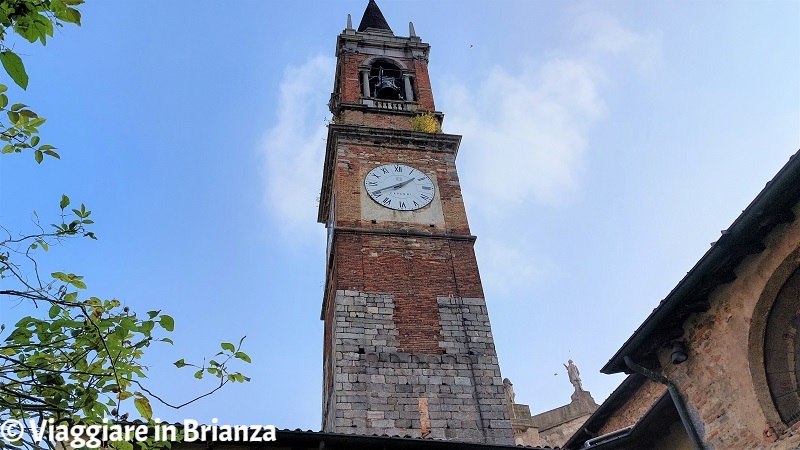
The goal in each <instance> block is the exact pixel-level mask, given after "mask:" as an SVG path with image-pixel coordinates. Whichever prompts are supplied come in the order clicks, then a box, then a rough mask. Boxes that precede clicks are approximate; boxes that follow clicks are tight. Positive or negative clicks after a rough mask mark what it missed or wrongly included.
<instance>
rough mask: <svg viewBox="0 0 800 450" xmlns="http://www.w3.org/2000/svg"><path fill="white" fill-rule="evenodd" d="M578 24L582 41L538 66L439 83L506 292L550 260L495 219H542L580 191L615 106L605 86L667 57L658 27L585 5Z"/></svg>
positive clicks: (497, 281) (488, 275) (491, 271)
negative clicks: (649, 30) (628, 22)
mask: <svg viewBox="0 0 800 450" xmlns="http://www.w3.org/2000/svg"><path fill="white" fill-rule="evenodd" d="M574 23H576V24H577V25H576V26H575V29H574V30H573V31H574V37H575V38H576V39H578V42H577V43H578V45H575V46H573V47H571V48H569V49H555V50H554V51H552V52H551V53H550V56H549V57H547V58H546V59H545V60H544V61H542V62H540V63H538V64H534V63H532V62H531V61H530V60H528V59H525V57H523V58H521V59H520V60H521V63H520V67H519V68H518V69H517V70H511V69H509V68H505V67H499V66H498V67H494V68H493V69H492V70H490V71H489V73H488V75H487V76H486V78H485V80H484V81H483V82H482V83H481V84H480V85H479V86H478V87H477V88H469V87H467V86H464V85H462V84H460V83H459V82H458V80H457V79H454V78H453V79H449V80H447V81H446V82H443V83H441V85H442V86H446V88H445V89H444V91H443V92H442V95H441V99H442V101H441V102H440V104H441V106H442V109H443V110H444V111H447V112H448V114H447V119H446V121H445V131H450V130H452V132H455V133H459V134H463V136H464V137H463V141H462V145H461V147H462V148H461V152H460V153H461V155H462V156H461V157H460V158H459V169H460V173H461V179H462V186H463V188H464V190H465V191H466V193H465V197H466V200H467V203H468V204H469V205H471V206H473V209H471V210H470V219H472V221H473V225H477V226H474V228H476V229H480V233H481V236H482V237H483V238H485V239H486V240H485V241H482V242H484V244H479V246H480V248H481V251H482V252H483V253H484V255H485V256H486V258H485V259H488V261H486V263H488V264H485V263H483V260H482V267H487V269H488V270H486V271H485V276H484V279H485V280H486V281H487V285H489V284H491V285H493V286H494V287H496V288H497V287H499V286H503V287H502V288H500V290H501V291H506V290H508V289H509V288H510V289H515V288H519V289H521V290H526V289H525V288H524V287H522V286H520V285H519V283H520V282H521V281H520V280H528V281H524V283H528V282H529V281H531V280H532V279H533V278H536V277H540V276H541V273H542V270H541V267H542V266H547V265H548V262H547V261H546V259H544V258H542V257H536V254H537V253H541V252H540V251H539V252H537V251H536V249H535V248H534V247H535V245H536V244H535V243H533V242H520V241H519V236H514V237H509V236H507V235H503V234H502V232H503V231H502V230H503V229H504V227H497V226H496V224H498V223H504V224H511V223H535V218H534V217H530V216H531V215H532V214H535V213H533V212H534V211H537V210H538V211H542V209H543V208H546V207H558V206H562V205H565V204H569V203H570V202H572V201H573V200H574V199H575V198H576V197H577V196H579V195H580V187H581V173H582V170H583V169H584V166H585V164H586V159H587V158H586V153H587V151H589V149H590V148H591V145H590V140H591V136H590V132H591V129H592V127H593V126H595V125H596V124H597V123H599V122H600V121H601V120H602V119H603V118H604V117H605V116H606V114H607V113H608V111H607V107H606V104H605V102H604V100H603V87H604V86H605V85H606V83H607V82H608V80H613V79H614V77H616V76H617V75H618V74H619V73H620V71H628V72H630V70H631V69H630V68H631V67H633V68H635V70H642V69H646V68H647V67H648V66H649V65H652V64H653V63H654V62H655V61H657V59H658V57H659V55H660V51H659V49H660V35H659V34H657V33H653V34H650V35H641V34H637V33H635V32H633V31H631V30H628V29H625V28H624V27H622V26H621V25H620V24H619V23H618V21H617V20H616V19H615V18H614V17H612V16H609V15H607V14H600V13H596V12H590V13H584V14H582V15H581V16H580V17H578V18H577V19H575V21H574ZM476 206H477V207H476ZM526 216H529V217H526ZM483 224H485V226H483ZM503 261H508V264H506V263H503ZM512 272H514V275H511V273H512Z"/></svg>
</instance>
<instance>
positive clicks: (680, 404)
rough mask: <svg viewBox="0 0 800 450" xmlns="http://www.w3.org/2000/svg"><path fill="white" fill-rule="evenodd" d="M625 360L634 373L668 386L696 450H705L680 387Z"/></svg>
mask: <svg viewBox="0 0 800 450" xmlns="http://www.w3.org/2000/svg"><path fill="white" fill-rule="evenodd" d="M624 359H625V365H627V366H628V368H629V369H631V370H632V371H634V372H636V373H638V374H640V375H644V376H645V377H647V378H649V379H651V380H653V381H656V382H658V383H661V384H665V385H667V389H668V390H669V396H670V397H672V402H673V403H675V408H677V409H678V415H679V416H680V417H681V422H683V428H685V429H686V432H687V433H689V438H690V439H691V440H692V443H693V444H694V448H695V449H696V450H704V449H705V448H706V447H705V445H704V443H703V439H702V438H701V437H700V434H699V433H698V432H697V429H695V427H694V424H693V423H692V419H691V418H690V417H689V410H688V409H687V408H686V403H684V401H683V397H681V393H680V392H678V387H677V386H675V384H673V383H672V382H671V381H669V380H668V379H667V377H665V376H664V375H661V374H660V373H656V372H653V371H652V370H649V369H646V368H644V367H642V366H640V365H638V364H636V363H635V362H633V360H632V359H631V358H630V356H625V358H624Z"/></svg>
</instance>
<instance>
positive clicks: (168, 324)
mask: <svg viewBox="0 0 800 450" xmlns="http://www.w3.org/2000/svg"><path fill="white" fill-rule="evenodd" d="M161 327H162V328H164V329H165V330H167V331H173V330H174V329H175V320H174V319H173V318H172V317H170V316H168V315H166V314H163V315H162V316H161Z"/></svg>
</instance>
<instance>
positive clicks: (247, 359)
mask: <svg viewBox="0 0 800 450" xmlns="http://www.w3.org/2000/svg"><path fill="white" fill-rule="evenodd" d="M233 356H234V357H236V358H239V359H241V360H242V361H244V362H246V363H250V362H252V361H251V360H250V357H249V356H247V353H245V352H236V354H234V355H233Z"/></svg>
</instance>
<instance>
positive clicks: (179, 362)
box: [172, 358, 186, 369]
mask: <svg viewBox="0 0 800 450" xmlns="http://www.w3.org/2000/svg"><path fill="white" fill-rule="evenodd" d="M172 364H175V367H177V368H179V369H180V368H181V367H183V366H185V365H186V361H184V360H183V358H181V359H179V360H177V361H175V362H174V363H172Z"/></svg>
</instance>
